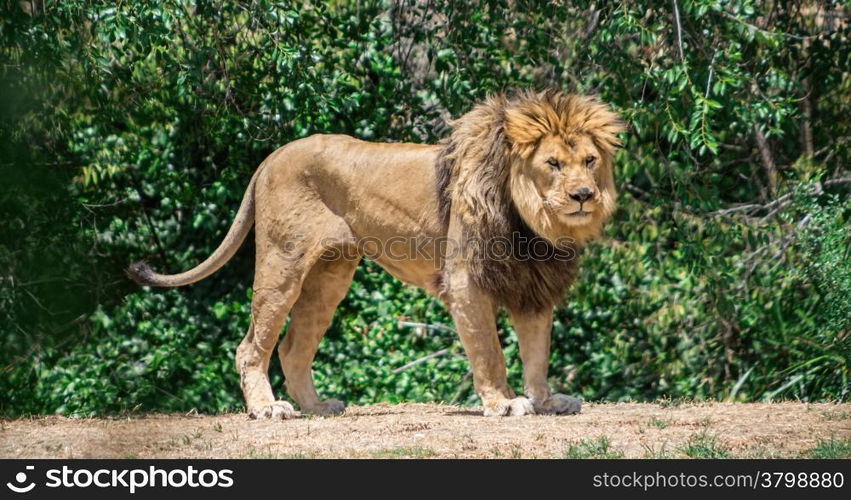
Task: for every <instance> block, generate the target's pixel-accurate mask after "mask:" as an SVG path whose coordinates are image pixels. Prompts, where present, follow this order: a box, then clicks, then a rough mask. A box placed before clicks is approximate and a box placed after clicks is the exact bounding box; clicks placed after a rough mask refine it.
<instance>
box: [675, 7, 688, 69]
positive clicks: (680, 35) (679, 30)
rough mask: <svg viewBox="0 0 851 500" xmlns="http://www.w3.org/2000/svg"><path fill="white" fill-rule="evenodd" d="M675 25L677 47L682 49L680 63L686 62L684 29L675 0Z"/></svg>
mask: <svg viewBox="0 0 851 500" xmlns="http://www.w3.org/2000/svg"><path fill="white" fill-rule="evenodd" d="M673 3H674V24H675V25H676V27H677V47H679V49H680V61H685V55H683V27H682V25H681V24H680V7H679V6H678V5H677V0H674V2H673Z"/></svg>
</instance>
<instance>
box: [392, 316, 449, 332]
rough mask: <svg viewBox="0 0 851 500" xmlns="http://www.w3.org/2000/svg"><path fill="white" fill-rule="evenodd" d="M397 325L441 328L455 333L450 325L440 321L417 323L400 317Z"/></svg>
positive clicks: (431, 328) (429, 328)
mask: <svg viewBox="0 0 851 500" xmlns="http://www.w3.org/2000/svg"><path fill="white" fill-rule="evenodd" d="M397 325H398V327H399V328H405V327H408V328H425V329H427V330H442V331H444V332H450V333H457V332H456V331H455V330H454V329H453V328H452V327H449V326H446V325H442V324H440V323H417V322H415V321H403V320H401V319H400V320H399V322H398V323H397Z"/></svg>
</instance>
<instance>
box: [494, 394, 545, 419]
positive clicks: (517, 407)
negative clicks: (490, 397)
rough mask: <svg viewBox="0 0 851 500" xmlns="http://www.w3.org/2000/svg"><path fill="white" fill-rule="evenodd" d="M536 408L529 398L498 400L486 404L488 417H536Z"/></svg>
mask: <svg viewBox="0 0 851 500" xmlns="http://www.w3.org/2000/svg"><path fill="white" fill-rule="evenodd" d="M534 414H535V407H534V406H532V402H531V401H529V400H528V399H527V398H524V397H522V396H521V397H518V398H514V399H498V400H494V401H486V402H485V416H486V417H504V416H508V415H510V416H517V415H534Z"/></svg>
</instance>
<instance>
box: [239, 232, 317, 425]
mask: <svg viewBox="0 0 851 500" xmlns="http://www.w3.org/2000/svg"><path fill="white" fill-rule="evenodd" d="M263 229H264V228H263V227H258V238H257V240H258V252H257V267H256V270H255V275H254V296H253V298H252V301H251V325H250V326H249V328H248V333H247V334H246V335H245V338H243V340H242V342H241V343H240V344H239V347H238V348H237V350H236V368H237V371H238V372H239V376H240V378H239V382H240V386H241V387H242V392H243V395H244V397H245V405H246V407H247V409H248V415H249V416H250V417H251V418H284V419H287V418H294V417H297V416H298V415H299V414H298V412H296V411H295V409H294V408H293V406H292V405H291V404H290V403H288V402H287V401H280V400H276V399H275V396H274V393H273V392H272V386H271V384H270V383H269V360H270V359H271V357H272V353H273V352H274V350H275V345H276V344H277V342H278V339H279V338H280V335H281V329H282V328H283V326H284V323H285V321H286V318H287V314H288V313H289V312H290V309H291V308H292V307H293V305H294V304H295V303H296V300H297V299H298V297H299V294H300V293H301V285H302V283H303V281H304V279H305V278H306V276H307V273H308V271H309V270H310V269H311V268H312V267H313V264H314V263H315V262H316V261H317V260H318V259H319V256H320V254H319V253H317V252H315V251H313V252H312V251H310V250H309V249H310V248H311V247H312V245H311V244H310V242H306V241H302V242H301V244H295V245H293V246H292V248H290V247H287V246H282V245H277V244H275V243H273V242H271V241H269V239H268V238H266V237H265V232H264V231H263Z"/></svg>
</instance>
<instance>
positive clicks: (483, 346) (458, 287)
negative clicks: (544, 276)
mask: <svg viewBox="0 0 851 500" xmlns="http://www.w3.org/2000/svg"><path fill="white" fill-rule="evenodd" d="M450 294H451V298H450V304H449V306H450V311H451V312H452V319H453V321H454V322H455V327H456V328H457V329H458V333H459V335H460V337H461V343H462V344H463V346H464V351H465V352H466V353H467V358H468V359H469V360H470V369H471V370H472V371H473V386H474V387H475V389H476V393H477V394H478V395H479V397H481V398H482V404H483V405H484V408H485V409H484V415H485V416H486V417H492V416H506V415H530V414H534V413H535V409H534V407H533V406H532V403H531V402H530V401H529V400H528V399H527V398H525V397H516V396H515V394H514V392H513V391H512V390H511V389H510V388H509V387H508V380H507V377H506V373H505V357H504V356H503V354H502V347H501V346H500V345H499V338H498V337H497V334H496V318H495V316H494V306H493V302H492V300H491V298H490V297H489V296H488V295H487V294H486V293H484V292H482V291H481V290H480V289H479V288H478V287H476V286H475V284H473V283H471V282H470V281H469V277H468V276H467V275H466V273H456V274H455V275H453V276H452V277H451V278H450Z"/></svg>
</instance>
